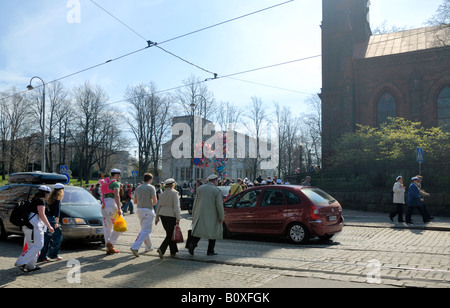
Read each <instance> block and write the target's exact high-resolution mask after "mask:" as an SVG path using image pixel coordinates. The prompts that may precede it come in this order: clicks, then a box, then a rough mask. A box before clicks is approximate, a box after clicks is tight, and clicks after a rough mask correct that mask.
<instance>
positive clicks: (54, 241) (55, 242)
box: [39, 216, 62, 261]
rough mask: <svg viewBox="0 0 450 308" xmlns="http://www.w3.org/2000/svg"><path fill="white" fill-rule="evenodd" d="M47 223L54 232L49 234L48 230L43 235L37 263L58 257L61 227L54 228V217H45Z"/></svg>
mask: <svg viewBox="0 0 450 308" xmlns="http://www.w3.org/2000/svg"><path fill="white" fill-rule="evenodd" d="M47 219H48V222H49V223H50V225H51V226H52V227H53V229H55V232H53V233H50V232H49V231H48V230H47V231H46V232H45V234H44V247H42V249H41V254H40V255H39V261H42V260H45V259H46V258H47V257H49V258H51V259H55V258H57V257H58V255H59V250H60V248H61V242H62V232H61V227H59V228H57V229H56V228H55V224H56V219H55V216H47Z"/></svg>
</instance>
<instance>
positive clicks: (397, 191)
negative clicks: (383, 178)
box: [389, 175, 405, 222]
mask: <svg viewBox="0 0 450 308" xmlns="http://www.w3.org/2000/svg"><path fill="white" fill-rule="evenodd" d="M392 191H393V192H394V195H393V203H394V206H395V210H394V212H392V213H390V214H389V219H390V220H391V221H392V222H393V221H394V217H395V216H396V215H398V222H404V221H403V206H404V205H405V185H403V177H402V176H401V175H399V176H398V177H397V178H396V182H395V183H394V186H393V187H392Z"/></svg>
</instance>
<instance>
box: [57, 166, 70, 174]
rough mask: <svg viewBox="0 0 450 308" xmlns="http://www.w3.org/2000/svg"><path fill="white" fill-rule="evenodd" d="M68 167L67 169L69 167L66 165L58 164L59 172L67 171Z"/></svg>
mask: <svg viewBox="0 0 450 308" xmlns="http://www.w3.org/2000/svg"><path fill="white" fill-rule="evenodd" d="M68 169H69V168H68V167H67V165H61V166H59V172H60V173H64V172H67V170H68Z"/></svg>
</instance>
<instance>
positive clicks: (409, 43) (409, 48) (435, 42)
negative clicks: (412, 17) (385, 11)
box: [355, 24, 450, 59]
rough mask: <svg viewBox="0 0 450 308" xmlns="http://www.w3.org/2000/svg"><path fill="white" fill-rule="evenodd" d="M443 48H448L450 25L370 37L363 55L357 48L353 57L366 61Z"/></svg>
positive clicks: (449, 44)
mask: <svg viewBox="0 0 450 308" xmlns="http://www.w3.org/2000/svg"><path fill="white" fill-rule="evenodd" d="M444 46H450V24H449V25H443V26H432V27H426V28H418V29H412V30H407V31H400V32H393V33H387V34H382V35H374V36H371V37H370V40H369V44H368V46H367V49H366V51H365V55H364V49H365V48H363V49H361V47H362V46H359V48H358V47H357V48H356V50H355V52H356V53H357V54H356V55H355V56H356V57H357V58H366V59H367V58H374V57H382V56H390V55H395V54H401V53H407V52H414V51H420V50H427V49H432V48H438V47H444ZM358 49H359V50H358ZM358 54H359V57H358Z"/></svg>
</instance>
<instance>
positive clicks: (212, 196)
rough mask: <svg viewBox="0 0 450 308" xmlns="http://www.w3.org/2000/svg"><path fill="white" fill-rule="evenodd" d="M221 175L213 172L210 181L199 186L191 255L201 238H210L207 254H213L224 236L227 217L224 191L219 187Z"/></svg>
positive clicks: (193, 220) (190, 245) (195, 205)
mask: <svg viewBox="0 0 450 308" xmlns="http://www.w3.org/2000/svg"><path fill="white" fill-rule="evenodd" d="M218 178H219V177H218V176H217V175H216V174H212V175H210V176H209V177H208V183H207V184H206V185H203V186H201V187H199V189H198V190H197V194H196V195H195V199H194V205H193V209H192V242H191V243H190V244H189V246H188V249H189V253H190V254H191V255H193V254H194V249H195V247H197V244H198V242H199V241H200V239H201V238H206V239H208V240H209V244H208V251H207V255H208V256H212V255H216V254H217V253H216V252H215V251H214V248H215V245H216V240H219V239H222V238H223V229H222V224H223V220H224V218H225V214H224V210H223V198H222V192H221V191H220V189H219V188H217V187H216V186H217V184H218V183H219V179H218Z"/></svg>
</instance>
